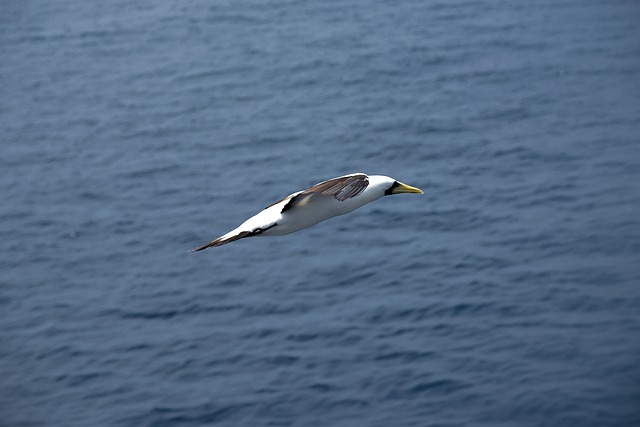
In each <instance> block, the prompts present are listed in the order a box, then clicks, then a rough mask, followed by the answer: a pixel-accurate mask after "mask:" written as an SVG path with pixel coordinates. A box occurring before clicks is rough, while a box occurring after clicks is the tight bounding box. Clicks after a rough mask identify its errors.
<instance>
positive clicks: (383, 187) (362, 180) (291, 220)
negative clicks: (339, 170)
mask: <svg viewBox="0 0 640 427" xmlns="http://www.w3.org/2000/svg"><path fill="white" fill-rule="evenodd" d="M400 193H416V194H424V193H423V191H422V190H421V189H419V188H416V187H412V186H410V185H407V184H403V183H402V182H400V181H397V180H395V179H393V178H391V177H388V176H384V175H367V174H364V173H352V174H349V175H343V176H339V177H336V178H332V179H329V180H326V181H322V182H319V183H318V184H315V185H313V186H311V187H309V188H307V189H306V190H302V191H298V192H296V193H293V194H290V195H288V196H287V197H285V198H283V199H281V200H278V201H277V202H275V203H272V204H271V205H269V206H267V207H266V208H264V210H262V211H261V212H260V213H258V214H256V215H254V216H252V217H251V218H249V219H248V220H246V221H245V222H243V223H242V224H241V225H240V226H238V227H237V228H235V229H233V230H231V231H229V232H228V233H226V234H224V235H222V236H220V237H218V238H216V239H214V240H212V241H210V242H209V243H205V244H204V245H202V246H198V247H197V248H194V249H193V250H192V251H191V252H198V251H202V250H204V249H207V248H212V247H216V246H222V245H226V244H227V243H231V242H235V241H236V240H240V239H244V238H247V237H254V236H281V235H285V234H289V233H294V232H296V231H300V230H302V229H305V228H308V227H311V226H312V225H316V224H318V223H320V222H322V221H324V220H327V219H329V218H333V217H335V216H338V215H344V214H347V213H349V212H352V211H354V210H356V209H358V208H360V207H362V206H364V205H366V204H367V203H370V202H373V201H374V200H377V199H379V198H381V197H383V196H389V195H392V194H400Z"/></svg>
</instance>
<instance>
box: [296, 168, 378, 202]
mask: <svg viewBox="0 0 640 427" xmlns="http://www.w3.org/2000/svg"><path fill="white" fill-rule="evenodd" d="M368 185H369V177H368V176H367V175H365V174H363V173H357V174H353V175H346V176H340V177H338V178H333V179H330V180H327V181H323V182H320V183H318V184H316V185H314V186H313V187H311V188H308V189H306V190H304V191H303V192H302V193H301V194H309V193H318V194H322V195H323V196H332V197H333V198H334V199H336V200H339V201H341V202H344V201H345V200H347V199H350V198H352V197H356V196H357V195H358V194H360V193H362V192H363V191H364V190H365V189H366V188H367V186H368Z"/></svg>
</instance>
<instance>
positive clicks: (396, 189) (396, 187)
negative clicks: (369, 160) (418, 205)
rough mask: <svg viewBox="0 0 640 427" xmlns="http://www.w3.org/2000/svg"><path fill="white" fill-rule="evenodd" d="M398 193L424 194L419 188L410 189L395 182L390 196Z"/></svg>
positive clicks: (410, 187) (408, 186)
mask: <svg viewBox="0 0 640 427" xmlns="http://www.w3.org/2000/svg"><path fill="white" fill-rule="evenodd" d="M400 193H416V194H424V192H423V191H422V190H421V189H419V188H416V187H412V186H410V185H407V184H403V183H401V182H400V181H396V184H395V185H394V186H393V188H392V189H391V194H400Z"/></svg>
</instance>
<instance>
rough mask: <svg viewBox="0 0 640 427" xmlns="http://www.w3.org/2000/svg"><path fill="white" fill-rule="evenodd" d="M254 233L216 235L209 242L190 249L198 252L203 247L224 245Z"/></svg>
mask: <svg viewBox="0 0 640 427" xmlns="http://www.w3.org/2000/svg"><path fill="white" fill-rule="evenodd" d="M254 234H255V233H253V232H251V231H241V232H240V233H238V234H235V235H233V236H231V237H224V236H223V237H218V238H217V239H215V240H212V241H210V242H209V243H206V244H204V245H202V246H198V247H197V248H195V249H192V250H191V252H198V251H201V250H203V249H207V248H213V247H216V246H222V245H226V244H227V243H231V242H235V241H236V240H240V239H242V238H245V237H249V236H253V235H254Z"/></svg>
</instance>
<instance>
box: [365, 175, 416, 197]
mask: <svg viewBox="0 0 640 427" xmlns="http://www.w3.org/2000/svg"><path fill="white" fill-rule="evenodd" d="M369 185H374V186H376V187H378V188H380V189H381V190H384V195H385V196H390V195H392V194H400V193H415V194H424V192H423V191H422V190H421V189H419V188H416V187H412V186H410V185H407V184H404V183H402V182H400V181H397V180H395V179H393V178H391V177H390V176H384V175H372V176H369Z"/></svg>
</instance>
